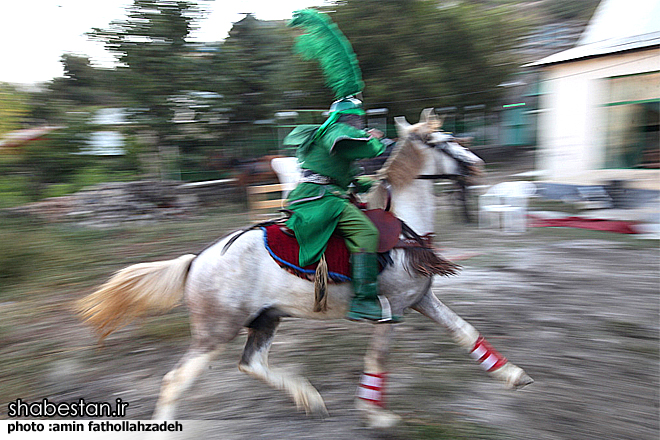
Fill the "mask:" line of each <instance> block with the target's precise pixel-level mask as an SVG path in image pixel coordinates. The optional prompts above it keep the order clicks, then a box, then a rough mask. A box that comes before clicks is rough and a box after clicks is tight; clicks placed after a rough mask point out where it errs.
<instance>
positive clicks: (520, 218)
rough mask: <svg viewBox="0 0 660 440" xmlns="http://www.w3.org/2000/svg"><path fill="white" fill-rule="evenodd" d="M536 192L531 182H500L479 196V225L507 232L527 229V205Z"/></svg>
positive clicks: (518, 231)
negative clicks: (493, 226)
mask: <svg viewBox="0 0 660 440" xmlns="http://www.w3.org/2000/svg"><path fill="white" fill-rule="evenodd" d="M535 193H536V185H534V184H533V183H531V182H502V183H498V184H497V185H494V186H492V187H491V188H490V189H489V190H488V191H487V192H486V193H485V194H483V195H481V196H479V227H480V228H484V227H492V225H493V223H495V224H496V225H497V228H498V229H500V228H502V229H504V232H508V233H522V232H525V231H526V230H527V206H528V202H529V198H530V197H532V196H533V195H534V194H535Z"/></svg>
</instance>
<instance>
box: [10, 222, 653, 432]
mask: <svg viewBox="0 0 660 440" xmlns="http://www.w3.org/2000/svg"><path fill="white" fill-rule="evenodd" d="M440 235H441V237H444V240H442V241H443V243H442V245H443V246H444V248H445V253H446V255H447V256H449V257H455V258H465V259H463V260H462V261H461V263H462V264H463V266H464V269H463V271H462V273H461V274H460V275H459V276H457V277H453V278H449V279H437V280H436V282H435V284H434V292H435V293H436V294H437V295H438V296H439V297H440V298H441V299H442V300H443V301H444V302H445V303H446V304H447V305H449V306H450V307H451V308H452V309H454V310H455V311H456V312H457V313H459V314H460V315H461V316H463V317H464V318H465V319H466V320H468V321H469V322H471V323H472V324H473V325H474V326H475V327H477V328H478V329H479V330H480V331H481V332H482V333H483V334H484V335H486V337H487V338H488V339H489V340H490V342H491V343H492V344H493V345H494V346H495V347H496V348H497V349H498V350H499V351H501V352H502V353H503V354H504V355H505V356H507V357H508V358H509V359H511V360H512V361H513V362H515V363H516V364H518V365H520V366H522V367H523V368H525V369H526V371H527V372H528V373H529V374H530V375H531V376H532V377H534V379H535V380H536V383H535V384H533V385H532V386H531V387H529V388H528V389H526V390H523V391H519V392H510V391H506V390H504V389H503V388H502V387H501V386H500V384H499V383H497V382H495V381H494V380H493V379H491V378H490V377H488V376H486V375H485V374H484V373H482V371H481V370H480V368H479V367H478V366H477V365H476V364H475V363H474V362H472V360H471V359H470V358H469V357H468V356H467V355H465V354H464V353H463V352H462V350H461V349H459V348H458V347H457V346H456V345H454V344H453V343H452V342H451V340H450V339H449V337H448V335H447V334H446V333H445V332H444V330H443V329H441V328H438V327H436V326H435V325H434V324H433V323H432V322H430V321H428V320H427V319H426V318H424V317H422V316H420V315H418V314H415V313H413V312H411V313H410V314H408V315H407V316H406V318H407V319H406V321H405V322H404V323H403V324H400V325H399V326H398V329H397V332H396V335H395V338H394V341H393V345H392V354H391V366H390V367H391V368H390V388H389V392H390V394H389V404H390V405H389V406H390V408H391V409H393V410H394V411H396V412H397V413H399V414H400V415H402V416H403V418H404V424H403V425H402V426H400V427H399V428H397V429H395V430H393V431H391V432H387V433H374V432H371V431H369V430H366V429H365V428H363V427H362V425H361V423H360V420H358V418H357V414H356V413H355V412H354V411H353V406H352V400H353V394H354V391H355V386H356V383H357V379H358V377H359V374H360V372H361V369H362V356H363V354H364V350H365V346H366V344H367V342H368V339H369V334H370V331H371V327H370V325H367V324H355V323H350V322H348V321H345V322H344V321H337V322H331V323H319V322H311V321H301V320H287V321H285V322H284V323H283V325H282V326H281V329H280V331H279V333H278V336H277V338H276V342H275V344H274V346H273V350H272V356H271V364H272V365H273V366H276V367H283V368H290V369H292V370H294V371H297V372H299V373H301V374H303V375H305V376H306V377H307V378H309V380H310V381H311V382H312V384H314V385H315V386H316V387H317V388H318V390H319V391H320V393H321V395H322V396H323V397H324V399H325V401H326V405H327V407H328V409H329V411H330V417H328V418H327V419H325V420H320V419H316V418H308V417H306V416H305V415H304V414H301V413H299V412H297V411H296V409H295V407H294V406H293V404H292V403H291V402H290V401H289V400H288V398H287V397H286V396H284V395H282V394H280V393H279V392H276V391H274V390H271V389H270V388H268V387H267V386H265V385H263V384H261V383H260V382H256V381H255V380H253V379H251V378H249V377H247V376H245V375H243V374H242V373H239V372H238V370H237V368H236V364H237V362H238V359H239V356H240V352H241V345H242V343H243V342H244V339H245V336H244V335H241V337H239V338H238V339H237V340H236V341H235V342H234V343H232V344H231V345H230V347H229V349H228V350H227V351H226V352H225V353H224V354H223V355H222V356H221V357H220V358H219V359H218V360H217V361H216V362H215V363H214V364H213V366H212V368H211V369H210V370H209V371H208V372H207V373H206V374H205V375H204V376H203V377H202V379H201V380H200V381H199V382H198V384H197V385H196V386H195V388H194V390H192V391H191V392H189V393H188V394H187V395H186V399H185V401H184V403H183V404H182V405H181V408H180V413H179V417H180V418H181V419H202V420H210V421H212V422H210V423H208V424H205V425H202V426H200V427H198V429H199V430H200V431H199V432H196V433H195V436H196V437H198V438H209V439H222V440H226V439H253V438H255V437H257V438H272V439H280V438H289V439H332V440H339V439H347V440H348V439H372V438H393V439H425V438H428V439H431V438H438V439H443V438H446V439H455V438H464V439H474V438H488V439H506V438H510V439H521V440H522V439H536V440H545V439H566V440H569V439H570V440H575V439H599V440H600V439H636V440H655V439H657V438H658V435H659V433H660V430H659V427H658V420H659V418H658V415H659V412H658V411H659V409H658V401H659V400H658V391H659V384H660V380H659V374H658V369H659V368H658V365H659V355H658V342H659V325H658V317H659V304H660V303H659V295H658V293H659V292H658V286H659V282H658V281H659V272H658V268H659V267H660V266H659V263H660V258H659V255H658V251H657V249H654V248H653V246H648V245H647V246H639V245H638V243H636V242H634V241H633V240H622V239H620V238H619V237H615V236H612V235H608V234H590V233H583V232H575V233H573V232H571V233H568V234H567V233H562V232H561V230H554V231H553V230H546V231H532V232H530V233H529V234H527V235H525V236H520V237H511V236H503V235H500V234H497V233H494V232H485V231H479V230H478V229H475V228H472V227H464V226H457V225H454V226H446V227H444V228H443V231H442V232H440ZM146 327H147V330H145V329H144V326H142V327H138V326H131V327H129V328H126V329H123V330H121V331H119V332H118V333H117V334H115V335H113V336H112V337H111V338H110V339H109V340H108V341H107V346H106V347H105V348H104V349H103V350H98V349H95V348H91V347H92V345H93V343H94V340H93V338H92V337H91V335H90V334H89V332H88V330H87V329H86V328H84V327H83V326H81V325H80V324H78V323H77V322H76V321H75V318H74V317H73V315H71V313H70V311H69V309H68V308H67V307H66V305H65V304H59V305H56V306H55V307H52V308H50V309H49V312H48V313H46V314H44V315H43V317H42V319H41V321H40V322H39V325H38V326H36V324H35V327H30V326H29V325H26V327H25V328H24V329H23V330H21V331H17V332H16V333H14V334H13V339H12V340H11V341H10V343H12V344H14V345H13V346H14V347H15V350H18V349H20V347H21V346H23V345H25V344H30V343H37V340H38V341H39V343H42V344H44V346H45V347H46V346H50V347H52V346H57V347H59V348H58V350H59V352H58V353H59V354H58V356H57V357H56V361H54V362H51V363H49V365H48V366H47V367H46V371H47V374H45V375H40V376H39V377H36V378H35V381H36V382H35V383H34V384H33V385H34V388H35V389H37V390H38V395H35V397H37V398H41V397H48V398H49V399H51V400H53V401H66V400H74V399H78V398H80V397H84V398H85V399H86V400H90V401H109V400H110V401H112V400H114V399H115V398H118V397H119V398H121V399H123V400H124V401H126V402H130V407H129V412H128V416H129V417H130V418H131V419H145V418H148V417H150V414H151V411H152V410H153V407H154V404H155V399H156V396H157V391H158V387H159V383H160V380H161V378H162V376H163V375H164V374H165V373H166V372H167V371H168V369H170V368H171V367H172V366H173V365H174V364H175V363H176V361H177V360H178V358H179V356H180V355H181V354H182V353H183V351H184V350H185V348H186V345H187V342H188V339H187V338H186V337H180V334H181V333H184V334H185V332H186V327H185V310H183V309H179V310H176V311H175V312H174V313H173V314H170V315H168V316H166V317H163V318H154V319H152V320H150V321H148V325H147V326H146ZM174 333H175V334H174ZM21 335H22V336H21ZM22 338H24V339H22Z"/></svg>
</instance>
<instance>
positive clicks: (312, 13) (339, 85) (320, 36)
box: [289, 9, 364, 99]
mask: <svg viewBox="0 0 660 440" xmlns="http://www.w3.org/2000/svg"><path fill="white" fill-rule="evenodd" d="M289 26H294V27H295V26H300V27H303V28H304V29H305V31H306V32H307V33H305V34H303V35H301V36H300V37H298V40H297V41H296V45H295V50H296V52H298V53H299V54H300V55H301V56H302V57H303V58H304V59H306V60H317V61H318V62H319V64H320V66H321V70H322V71H323V75H324V76H325V82H326V84H327V86H328V87H330V88H331V89H332V90H333V91H334V92H335V98H336V99H341V98H344V97H346V96H351V95H356V94H358V93H360V92H361V91H362V89H363V88H364V83H363V82H362V73H361V72H360V67H359V66H358V62H357V57H356V56H355V52H353V48H352V47H351V43H349V41H348V40H347V39H346V37H345V36H344V34H342V32H341V31H340V30H339V28H338V27H337V25H336V24H335V23H333V22H332V20H330V18H328V16H327V15H325V14H322V13H320V12H318V11H316V10H314V9H303V10H302V11H296V12H294V13H293V19H292V20H291V21H290V22H289Z"/></svg>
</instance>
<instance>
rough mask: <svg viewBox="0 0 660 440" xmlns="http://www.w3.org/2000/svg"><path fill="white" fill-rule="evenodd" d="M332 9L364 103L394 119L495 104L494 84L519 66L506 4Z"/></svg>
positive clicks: (379, 4)
mask: <svg viewBox="0 0 660 440" xmlns="http://www.w3.org/2000/svg"><path fill="white" fill-rule="evenodd" d="M333 9H334V10H335V11H336V12H334V13H332V18H333V20H334V21H335V22H336V23H337V24H338V26H339V27H340V29H342V31H343V32H344V33H345V34H346V35H347V37H348V39H349V40H350V41H351V43H352V45H353V47H354V49H355V52H356V53H357V56H358V60H359V62H360V66H361V68H362V73H363V77H364V81H365V84H366V88H365V98H366V99H367V101H368V103H369V104H372V105H378V106H381V105H382V106H386V107H389V108H390V110H391V111H393V112H394V113H396V114H409V115H410V116H412V114H413V113H417V112H418V111H419V108H420V107H422V106H443V105H457V104H460V105H471V104H482V103H489V102H493V101H496V100H497V99H498V98H499V97H500V96H501V90H500V89H499V88H498V87H497V85H498V84H500V83H502V82H503V81H504V80H506V78H507V77H508V76H509V75H511V74H512V73H513V72H515V71H516V69H517V68H518V66H519V64H518V63H517V62H516V57H515V51H514V48H515V47H516V44H518V40H519V38H520V37H521V36H522V35H523V32H524V30H525V26H524V23H523V22H521V21H520V20H518V19H515V18H514V16H513V15H512V14H509V13H508V12H510V10H509V7H508V6H506V5H505V6H496V7H488V8H485V7H482V6H480V5H478V4H473V3H471V2H467V1H456V2H443V1H437V0H343V1H339V2H338V4H337V5H336V6H335V7H334V8H333ZM364 17H369V19H367V20H365V19H364Z"/></svg>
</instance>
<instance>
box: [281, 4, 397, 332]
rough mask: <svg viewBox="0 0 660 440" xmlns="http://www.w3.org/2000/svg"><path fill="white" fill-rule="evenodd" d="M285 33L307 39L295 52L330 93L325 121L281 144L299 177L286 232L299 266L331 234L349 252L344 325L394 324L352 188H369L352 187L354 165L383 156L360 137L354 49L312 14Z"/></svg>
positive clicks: (371, 139) (373, 244) (374, 240)
mask: <svg viewBox="0 0 660 440" xmlns="http://www.w3.org/2000/svg"><path fill="white" fill-rule="evenodd" d="M289 26H294V27H302V28H304V29H305V30H306V31H307V33H305V34H303V35H301V36H300V37H298V40H297V42H296V47H295V48H296V50H297V51H298V53H299V54H300V55H301V56H302V57H303V58H305V59H308V60H316V61H318V62H319V64H320V66H321V68H322V71H323V75H324V76H325V79H326V83H327V84H328V85H329V86H330V87H331V88H332V89H333V91H334V93H335V102H333V103H332V105H331V107H330V111H329V114H328V119H327V120H326V121H325V122H324V123H323V124H322V125H321V126H317V125H301V126H298V127H296V128H295V129H294V130H293V131H292V132H291V133H290V134H289V135H288V136H287V137H286V138H285V140H284V143H285V144H286V145H292V146H296V147H297V156H298V160H299V162H300V168H301V169H302V171H303V176H302V179H301V181H300V183H299V184H298V186H297V187H296V188H295V189H294V190H293V191H291V193H290V194H289V197H288V199H287V205H288V209H289V210H290V211H291V217H290V218H289V219H288V220H287V222H286V225H287V227H288V228H290V229H291V230H293V232H294V234H295V235H296V238H297V240H298V244H299V245H300V250H299V264H300V265H301V266H302V267H305V266H307V265H309V264H312V263H315V262H317V261H319V260H320V259H321V257H322V256H323V253H324V252H325V249H326V246H327V243H328V240H329V239H330V236H331V235H332V234H333V233H334V232H335V230H336V231H337V232H338V233H339V234H340V235H341V236H342V237H343V238H344V241H345V242H346V246H347V248H348V250H349V252H350V263H351V278H352V283H353V290H354V297H353V299H352V301H351V304H350V308H349V312H348V314H347V318H348V319H352V320H369V321H374V322H397V321H400V317H396V316H392V315H391V312H390V310H391V308H390V307H389V303H388V301H387V299H386V298H385V297H384V296H381V295H378V255H377V250H378V240H379V233H378V229H377V228H376V226H374V224H373V223H372V222H371V220H369V219H368V218H367V216H366V215H365V214H364V213H362V211H360V209H359V208H358V207H357V206H356V205H354V204H353V203H352V202H351V200H350V197H349V194H348V191H349V186H351V184H353V183H355V188H356V189H357V190H358V192H363V191H366V190H368V189H369V187H370V183H369V182H367V181H364V180H363V181H358V180H356V175H357V172H358V167H357V166H356V165H355V163H354V162H355V161H356V160H358V159H367V158H374V157H376V156H378V155H380V154H382V153H383V152H384V151H385V145H384V144H383V143H382V142H381V141H380V138H382V136H383V133H381V132H380V131H378V130H370V131H365V111H364V109H363V108H362V102H361V101H360V100H359V99H358V98H357V96H359V95H360V94H361V92H362V89H363V88H364V83H363V82H362V73H361V72H360V69H359V67H358V63H357V57H356V56H355V53H354V52H353V50H352V47H351V44H350V43H349V41H348V40H347V39H346V37H345V36H344V34H342V32H341V31H340V30H339V28H338V27H337V25H336V24H334V23H333V22H332V21H331V20H330V18H328V17H327V16H326V15H325V14H322V13H320V12H317V11H316V10H314V9H305V10H302V11H297V12H295V13H294V17H293V19H292V20H291V22H290V23H289Z"/></svg>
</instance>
